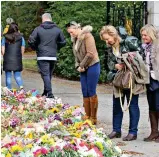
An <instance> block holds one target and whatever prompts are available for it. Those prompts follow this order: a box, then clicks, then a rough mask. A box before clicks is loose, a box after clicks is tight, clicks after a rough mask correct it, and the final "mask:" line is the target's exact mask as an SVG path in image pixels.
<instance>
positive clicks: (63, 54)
mask: <svg viewBox="0 0 159 157" xmlns="http://www.w3.org/2000/svg"><path fill="white" fill-rule="evenodd" d="M48 5H49V7H48V9H46V11H47V12H50V13H51V14H52V16H53V20H54V21H55V22H56V24H57V25H58V26H59V27H60V28H61V29H62V30H63V32H64V34H65V37H66V40H67V45H66V46H65V47H64V48H62V49H61V50H60V52H59V53H58V63H57V67H56V69H55V72H56V73H57V74H58V75H60V76H63V77H66V78H69V79H79V73H78V72H77V71H76V70H75V67H74V56H73V52H72V43H71V41H70V36H69V34H68V33H67V32H66V28H65V24H66V23H68V22H70V21H76V22H78V23H81V25H82V26H85V25H91V26H93V32H92V34H93V36H94V37H95V41H96V46H97V50H98V53H99V57H100V60H101V75H100V82H105V79H106V72H105V70H104V66H103V61H104V60H103V58H104V46H105V44H104V42H102V41H101V40H100V37H99V32H100V29H101V28H102V26H103V25H104V24H105V20H106V2H86V1H84V2H69V1H66V2H51V1H50V2H48Z"/></svg>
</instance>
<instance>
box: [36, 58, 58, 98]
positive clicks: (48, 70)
mask: <svg viewBox="0 0 159 157" xmlns="http://www.w3.org/2000/svg"><path fill="white" fill-rule="evenodd" d="M55 62H56V61H49V60H38V61H37V64H38V68H39V72H40V73H41V77H42V79H43V82H44V91H45V92H46V93H47V95H48V96H49V95H52V85H51V79H52V75H53V71H54V67H55Z"/></svg>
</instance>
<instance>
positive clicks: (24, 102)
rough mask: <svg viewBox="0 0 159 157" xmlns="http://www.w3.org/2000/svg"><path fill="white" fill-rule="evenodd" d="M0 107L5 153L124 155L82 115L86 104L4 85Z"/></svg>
mask: <svg viewBox="0 0 159 157" xmlns="http://www.w3.org/2000/svg"><path fill="white" fill-rule="evenodd" d="M1 111H2V112H1V113H2V114H1V116H2V117H1V119H2V120H1V123H2V125H1V126H2V127H1V130H2V134H1V136H2V138H1V139H2V141H1V156H2V157H25V156H26V157H43V156H45V157H54V156H55V157H65V156H66V157H67V156H68V157H72V156H76V157H120V156H122V151H121V149H120V148H119V147H117V146H115V145H114V144H113V143H112V142H111V140H110V139H109V138H108V137H107V136H106V135H105V133H104V132H103V129H102V128H96V126H94V125H92V123H91V121H90V120H83V119H82V117H83V116H84V115H85V112H84V109H83V108H81V107H80V106H71V105H69V104H63V103H62V100H61V99H60V98H55V99H49V98H46V97H41V96H40V95H39V94H38V91H37V90H30V91H28V92H25V91H17V90H14V91H10V90H9V89H7V88H6V87H2V95H1Z"/></svg>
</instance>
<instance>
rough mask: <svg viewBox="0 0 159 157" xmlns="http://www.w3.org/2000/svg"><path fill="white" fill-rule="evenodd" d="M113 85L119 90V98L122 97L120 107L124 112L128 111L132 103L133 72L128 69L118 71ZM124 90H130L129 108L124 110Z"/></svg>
mask: <svg viewBox="0 0 159 157" xmlns="http://www.w3.org/2000/svg"><path fill="white" fill-rule="evenodd" d="M113 85H114V86H115V87H116V88H118V89H119V97H120V106H121V109H122V111H123V112H124V111H127V110H128V109H129V106H130V102H131V99H132V86H133V75H132V72H131V71H130V70H129V69H127V68H126V66H125V68H123V69H122V70H120V71H118V72H117V74H116V76H115V77H114V80H113ZM123 89H130V98H129V102H128V104H127V107H126V108H125V109H124V107H123V104H122V99H121V90H123Z"/></svg>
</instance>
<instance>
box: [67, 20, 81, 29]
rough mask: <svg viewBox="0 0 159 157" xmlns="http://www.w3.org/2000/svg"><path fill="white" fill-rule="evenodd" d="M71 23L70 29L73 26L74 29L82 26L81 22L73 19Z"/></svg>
mask: <svg viewBox="0 0 159 157" xmlns="http://www.w3.org/2000/svg"><path fill="white" fill-rule="evenodd" d="M69 24H70V26H69V27H68V29H69V28H73V29H78V28H81V24H80V23H77V22H75V21H72V22H70V23H69Z"/></svg>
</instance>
